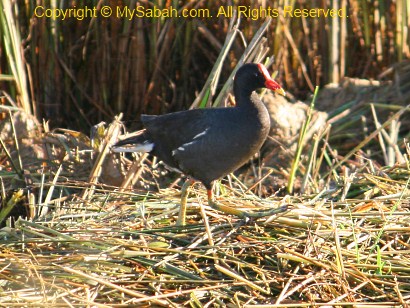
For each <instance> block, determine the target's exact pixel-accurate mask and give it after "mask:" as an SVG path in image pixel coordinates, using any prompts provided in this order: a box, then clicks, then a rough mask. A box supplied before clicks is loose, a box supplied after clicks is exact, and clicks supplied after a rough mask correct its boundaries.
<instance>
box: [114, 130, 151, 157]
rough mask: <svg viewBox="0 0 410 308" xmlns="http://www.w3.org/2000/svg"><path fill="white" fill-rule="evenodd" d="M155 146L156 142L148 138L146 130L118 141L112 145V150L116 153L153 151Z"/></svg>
mask: <svg viewBox="0 0 410 308" xmlns="http://www.w3.org/2000/svg"><path fill="white" fill-rule="evenodd" d="M153 148H154V143H153V142H152V141H151V140H150V139H149V138H148V136H147V133H146V131H145V130H141V131H138V132H136V133H134V134H133V136H130V137H128V138H125V139H123V140H121V141H118V142H117V143H116V144H114V145H113V146H112V150H113V151H114V152H116V153H120V152H125V153H133V152H142V153H147V152H151V151H152V149H153Z"/></svg>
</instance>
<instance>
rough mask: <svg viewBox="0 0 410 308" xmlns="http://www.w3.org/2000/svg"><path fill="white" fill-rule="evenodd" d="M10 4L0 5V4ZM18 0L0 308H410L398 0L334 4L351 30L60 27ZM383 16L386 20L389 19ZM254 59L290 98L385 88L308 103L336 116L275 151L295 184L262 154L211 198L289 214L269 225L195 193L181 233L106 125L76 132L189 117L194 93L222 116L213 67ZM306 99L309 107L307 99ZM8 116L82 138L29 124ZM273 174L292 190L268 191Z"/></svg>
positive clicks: (10, 69)
mask: <svg viewBox="0 0 410 308" xmlns="http://www.w3.org/2000/svg"><path fill="white" fill-rule="evenodd" d="M346 2H347V3H346ZM7 3H8V2H7V1H3V0H0V4H1V5H2V6H1V8H3V7H4V5H5V4H7ZM33 3H34V2H30V1H29V2H24V4H23V2H21V3H19V4H20V6H19V9H20V12H22V15H21V16H20V18H19V19H18V20H17V19H16V20H14V21H13V22H11V20H13V14H12V13H11V12H10V10H9V9H6V10H5V11H3V10H1V12H0V13H1V14H3V15H2V17H4V18H2V22H3V23H2V24H1V26H2V30H4V31H6V30H7V31H9V34H10V35H8V36H7V37H6V36H4V37H2V38H1V44H2V45H1V48H4V49H7V48H8V49H7V50H6V52H7V55H8V58H7V59H15V61H14V60H13V61H11V62H12V63H9V62H7V61H6V60H3V59H4V58H2V60H1V61H2V62H1V63H0V64H1V72H0V73H1V75H0V79H1V81H2V84H1V86H2V89H5V91H4V92H3V96H2V97H1V100H2V103H3V104H4V105H6V106H3V107H2V111H3V115H4V121H3V123H2V125H1V133H2V135H1V141H2V142H1V148H2V150H1V151H2V152H1V166H2V169H1V170H0V179H1V183H0V188H1V189H0V194H1V202H2V203H1V208H0V223H1V224H2V227H3V228H2V229H0V306H5V307H21V306H30V307H50V306H52V307H60V306H61V307H67V306H70V307H128V306H142V307H144V306H154V307H157V306H166V307H168V306H171V307H180V306H191V307H214V306H216V307H218V306H219V307H304V306H306V307H307V306H327V307H329V306H339V307H342V306H355V307H380V306H383V307H408V304H407V303H408V302H409V301H410V283H409V281H410V279H409V278H410V260H409V257H408V256H409V255H410V228H409V225H410V214H409V213H410V211H409V198H410V193H409V190H408V186H409V182H410V180H409V178H410V177H409V173H410V171H409V170H410V168H409V166H410V164H409V155H410V146H409V144H408V141H407V140H408V137H409V125H410V124H409V123H408V121H407V120H406V117H405V116H403V115H407V114H408V107H407V106H406V105H407V103H408V98H409V90H408V89H410V87H409V84H410V78H409V76H410V74H409V73H408V72H410V66H409V64H408V63H405V62H399V64H397V65H396V66H395V67H394V66H393V67H392V68H391V69H389V70H387V71H385V70H384V69H385V68H386V67H390V66H391V65H392V64H393V63H396V62H398V61H401V60H402V58H405V57H406V56H408V55H409V48H408V46H409V42H408V37H407V33H408V32H407V30H406V29H407V28H408V21H407V20H408V18H409V16H410V15H408V14H407V15H406V14H403V12H405V11H406V10H407V11H408V8H407V6H408V5H407V2H406V1H404V0H403V1H396V2H394V3H393V2H392V3H390V6H389V7H387V6H386V7H385V6H377V5H375V3H370V2H367V1H342V5H343V4H344V3H346V4H347V5H348V7H349V12H350V13H351V18H350V19H349V21H350V23H348V24H346V21H343V20H341V21H340V24H339V23H330V21H329V20H320V19H312V20H310V19H272V20H271V21H270V23H269V21H267V22H264V23H263V22H254V21H251V20H245V19H242V24H241V28H240V30H241V32H238V31H237V28H236V26H237V25H238V20H237V19H235V18H234V19H232V20H230V19H220V20H218V21H217V22H215V21H207V20H187V21H185V23H177V22H175V20H171V19H169V20H164V21H162V22H154V23H153V22H152V21H151V20H138V21H137V22H135V23H131V22H124V23H122V24H119V22H118V21H117V20H114V19H106V20H102V19H98V20H93V21H92V20H90V21H87V22H84V23H76V24H75V26H76V27H74V28H73V27H72V24H71V26H70V24H63V23H61V24H59V23H58V21H52V20H34V19H31V18H30V16H31V15H30V14H29V13H28V12H30V11H31V10H32V6H33V5H34V4H33ZM101 3H102V2H101V1H93V2H92V3H88V5H90V6H91V4H93V5H96V6H97V5H100V4H101ZM167 3H168V2H167ZM205 3H206V2H201V1H198V2H195V1H193V2H191V4H190V5H196V6H198V7H202V6H203V5H206V4H205ZM333 3H336V2H333ZM380 3H381V2H380ZM81 4H84V3H78V6H81ZM144 4H147V5H148V2H144ZM219 4H221V2H218V1H216V3H215V5H219ZM268 4H271V5H273V6H275V5H277V4H276V2H275V4H272V3H268ZM287 4H289V3H288V1H280V2H279V4H278V5H281V6H282V5H287ZM295 5H296V6H297V7H299V6H301V7H302V4H301V2H297V3H296V4H295ZM335 5H336V4H335ZM389 10H392V11H394V12H395V14H396V15H395V17H396V18H392V19H386V16H389V15H388V13H389V12H390V11H389ZM4 14H9V15H7V16H6V15H4ZM25 14H27V16H26V15H25ZM403 16H404V17H403ZM5 21H8V23H5ZM51 24H52V25H53V26H56V27H54V28H53V27H51ZM5 29H6V30H5ZM19 29H20V30H19ZM41 29H43V31H40V30H41ZM47 29H54V30H53V31H54V32H53V31H49V30H47ZM73 29H74V31H73ZM216 29H218V30H219V31H216ZM266 29H268V30H269V31H267V32H266V33H267V40H266V39H265V38H263V37H262V33H263V32H264V31H265V30H266ZM320 29H322V30H320ZM193 30H195V31H193ZM196 30H197V31H196ZM338 30H340V31H338ZM395 30H397V31H395ZM404 30H406V31H404ZM20 32H21V33H20ZM238 34H239V35H238ZM235 36H236V40H234V38H235ZM238 37H240V38H241V40H238V39H237V38H238ZM254 37H255V39H254V40H252V38H254ZM24 38H26V40H25V39H24ZM147 38H148V39H147ZM242 39H245V41H249V44H248V45H247V46H246V47H245V46H244V45H243V42H242ZM20 40H22V42H19V41H20ZM329 42H332V44H329ZM21 43H23V46H24V47H25V48H19V47H20V44H21ZM6 44H9V45H7V46H5V45H6ZM108 46H111V47H112V48H108ZM211 47H212V48H211ZM339 47H340V54H338V48H339ZM269 48H271V51H273V53H274V54H275V55H276V67H277V68H279V70H280V73H279V79H281V80H282V81H284V82H285V84H287V85H289V86H288V87H287V89H288V90H291V92H292V89H294V90H296V89H299V88H302V89H305V90H304V91H305V92H304V93H306V89H307V88H309V87H310V88H311V90H313V88H312V86H313V85H316V84H320V83H325V82H327V81H336V82H337V81H338V79H339V78H340V77H343V76H344V75H345V74H348V75H355V76H366V77H372V76H373V77H375V76H377V75H378V74H380V73H382V72H383V73H382V75H380V78H381V79H388V80H394V79H395V80H394V82H386V83H384V84H382V86H381V87H378V88H375V89H373V88H369V87H367V88H366V87H364V88H358V91H357V92H354V94H352V95H351V92H348V91H345V92H344V91H341V92H340V93H339V92H336V94H335V95H334V96H331V97H329V98H328V99H326V98H325V99H322V101H323V100H324V101H325V102H328V103H330V104H331V108H327V110H333V112H332V113H331V114H330V115H329V121H328V122H327V125H326V127H324V128H323V130H322V131H319V132H318V133H317V134H316V135H314V136H313V139H312V140H311V142H308V141H306V140H305V142H302V140H301V142H300V143H299V147H298V148H297V149H296V153H297V155H296V156H295V154H294V153H289V151H288V152H286V153H285V155H284V156H287V157H290V158H291V159H292V161H293V166H294V167H293V169H294V172H293V171H292V172H290V170H288V169H285V168H282V169H281V166H276V165H269V166H267V165H265V164H264V161H263V160H260V161H259V163H255V162H254V163H253V164H252V165H251V168H249V169H247V170H246V172H244V173H242V174H240V175H238V177H235V176H231V177H230V178H229V179H228V181H226V182H223V184H219V183H218V184H217V187H216V188H217V189H216V190H217V192H218V195H219V199H218V201H219V202H221V203H223V204H226V205H230V206H235V207H238V208H244V209H249V210H257V209H266V208H269V207H279V206H284V205H287V207H288V210H287V211H286V212H284V213H282V214H280V215H278V216H273V217H269V218H264V219H259V220H257V221H242V220H239V219H237V218H235V217H230V216H227V215H222V214H221V213H218V212H216V211H215V210H213V209H211V208H209V207H208V206H207V205H206V196H205V195H204V190H203V188H202V187H201V186H200V185H199V184H198V185H196V186H195V187H194V189H193V190H192V191H191V195H190V198H189V205H190V206H189V208H188V221H187V222H188V226H187V227H183V228H182V227H176V226H175V221H176V216H177V212H178V204H179V197H180V195H179V189H177V188H175V187H176V186H177V184H178V183H179V181H178V179H171V177H170V176H169V175H168V174H164V172H165V171H164V170H163V169H162V168H161V166H160V165H158V163H157V162H156V161H155V159H154V160H152V159H151V158H147V157H145V156H144V157H137V158H139V160H137V161H138V163H134V164H133V165H132V163H131V162H130V161H128V160H127V159H126V158H125V157H118V156H113V155H112V154H111V153H110V151H109V148H110V144H111V143H112V142H113V141H114V140H115V139H116V138H117V135H118V134H119V132H120V125H121V124H120V122H119V120H120V118H121V117H118V118H117V119H115V120H114V121H113V122H112V123H111V124H110V125H109V126H108V128H105V126H104V125H99V126H95V127H94V128H95V129H94V131H93V135H94V137H95V138H94V140H90V139H89V138H88V137H87V136H85V135H84V134H82V133H80V132H78V131H79V130H81V129H84V126H92V125H93V124H94V123H97V122H98V121H99V120H101V119H111V118H112V116H113V114H115V113H117V112H119V111H122V112H124V113H125V114H126V115H131V114H132V115H133V117H134V116H135V115H136V114H138V113H140V112H142V111H149V112H150V113H161V112H163V111H165V110H168V111H169V110H176V109H180V108H182V106H185V107H188V106H190V104H191V103H192V102H193V101H194V100H193V98H192V97H193V94H194V92H196V91H197V90H198V91H197V92H199V93H200V95H199V96H198V99H197V100H196V101H195V102H194V105H195V106H206V105H210V104H211V101H212V98H216V104H218V105H221V104H223V101H224V98H225V97H226V95H227V91H228V89H229V82H230V81H229V80H228V82H227V83H226V84H225V86H224V87H223V89H222V91H216V88H217V86H218V85H219V80H220V78H221V80H222V79H223V77H224V76H223V75H221V67H222V63H223V62H224V59H229V60H230V61H229V62H230V63H234V64H237V63H240V62H241V61H242V60H244V61H245V60H250V59H254V60H255V59H257V60H261V59H264V58H265V57H266V55H268V54H269ZM210 49H211V50H212V51H210ZM67 50H69V51H70V52H67ZM23 51H24V55H25V57H23V56H22V55H23ZM393 53H394V57H393V56H392V54H393ZM244 54H246V55H249V57H248V58H247V59H246V58H245V57H243V55H244ZM197 57H202V58H201V60H202V61H196V60H195V59H197ZM23 58H24V59H25V60H26V62H24V61H23V62H22V61H21V60H22V59H23ZM337 58H338V59H339V61H337V62H335V61H334V59H337ZM182 59H184V61H182ZM271 60H272V59H270V61H271ZM13 64H15V65H13ZM25 65H27V66H26V68H27V71H25ZM203 66H205V67H206V68H204V67H203ZM212 66H214V69H212V70H211V74H208V71H210V68H211V67H212ZM225 66H226V64H225ZM230 66H231V67H230V68H229V70H228V71H229V72H233V68H234V65H233V64H232V65H230ZM113 67H114V68H115V70H114V69H113ZM347 69H348V70H350V71H346V70H347ZM192 76H195V78H193V77H192ZM206 76H209V78H208V80H207V81H206V82H205V87H203V85H204V80H205V79H206ZM403 76H404V77H406V78H402V77H403ZM112 80H116V81H118V82H115V83H113V82H112ZM26 83H29V86H27V84H26ZM3 85H5V86H3ZM292 87H293V88H292ZM85 89H87V91H86V90H85ZM199 89H203V90H202V91H199ZM343 90H345V89H343ZM9 93H12V94H9ZM346 93H347V94H346ZM135 97H137V98H141V99H140V100H138V102H135V101H134V98H135ZM30 99H31V100H30ZM165 102H167V104H166V103H165ZM339 102H343V104H340V105H336V106H335V103H339ZM50 104H51V105H50ZM317 105H320V106H322V107H323V106H324V105H321V97H320V94H319V97H318V102H317ZM16 106H17V107H20V108H16ZM21 109H24V110H26V111H27V112H28V113H29V114H30V113H33V114H35V115H37V116H38V117H41V116H44V117H45V118H53V120H55V121H56V122H57V123H58V122H66V123H71V124H73V125H78V127H80V128H81V129H80V128H79V129H77V130H78V131H74V130H67V129H56V130H51V129H50V128H49V126H48V123H47V122H44V123H43V124H42V125H40V124H38V123H35V125H34V126H31V125H28V123H29V121H28V118H29V116H28V115H27V114H26V115H24V114H23V113H21V111H20V110H21ZM323 109H325V108H323ZM64 116H66V118H64V119H63V117H64ZM32 122H35V121H34V120H32ZM308 126H309V121H307V122H306V124H305V125H303V126H302V127H304V129H307V127H308ZM294 139H295V140H297V139H298V138H294ZM346 140H347V141H346ZM303 143H305V144H306V146H305V147H303V148H302V144H303ZM277 149H280V147H278V146H276V148H275V151H276V150H277ZM274 154H275V155H276V154H277V153H276V152H271V154H270V155H271V156H275V155H274ZM384 166H385V167H384ZM124 168H126V169H127V170H130V171H129V173H128V175H127V176H126V177H125V178H124V176H123V175H122V172H121V171H122V169H124ZM275 168H276V169H275ZM292 177H293V179H292ZM279 180H280V181H282V182H286V183H291V185H289V186H291V187H288V188H290V189H293V190H294V191H296V192H298V193H295V194H293V195H288V194H285V193H284V189H282V190H280V191H276V190H275V189H274V188H272V187H273V186H275V185H276V184H275V182H278V181H279ZM132 182H133V183H132ZM102 183H105V184H102ZM130 183H131V184H132V185H130ZM272 183H273V184H272ZM130 186H133V189H130V188H129V187H130ZM279 186H280V185H279ZM158 188H161V189H158ZM273 190H275V191H274V193H272V191H273ZM262 195H263V196H262ZM10 216H11V217H18V216H21V217H22V218H20V219H18V220H17V221H14V219H13V218H11V217H10ZM24 217H27V218H24Z"/></svg>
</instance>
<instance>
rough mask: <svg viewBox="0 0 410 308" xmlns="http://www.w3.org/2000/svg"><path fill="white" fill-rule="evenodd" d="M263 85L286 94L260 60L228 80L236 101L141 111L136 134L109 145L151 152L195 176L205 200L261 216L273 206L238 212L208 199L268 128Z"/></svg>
mask: <svg viewBox="0 0 410 308" xmlns="http://www.w3.org/2000/svg"><path fill="white" fill-rule="evenodd" d="M259 88H268V89H270V90H273V91H276V92H278V93H280V94H282V95H285V91H284V90H283V89H282V87H281V86H280V85H279V84H278V83H277V82H276V81H274V80H273V79H272V78H271V77H270V75H269V73H268V70H267V69H266V67H265V66H264V65H263V64H260V63H259V64H255V63H248V64H244V65H243V66H242V67H240V68H239V70H238V71H237V73H236V75H235V79H234V83H233V93H234V96H235V101H236V105H235V107H232V108H207V109H194V110H186V111H180V112H174V113H169V114H165V115H159V116H155V115H142V116H141V121H142V123H143V125H144V127H145V129H144V130H142V131H141V133H140V134H139V135H137V136H134V137H130V138H127V139H124V140H122V141H120V142H118V143H117V144H115V145H114V146H113V150H114V151H115V152H150V153H152V154H153V155H155V156H157V157H158V158H159V159H161V160H162V161H163V162H164V163H165V164H166V165H167V166H169V167H170V168H171V169H173V170H176V171H179V172H182V173H184V174H186V175H188V176H189V177H191V178H192V179H194V180H198V181H200V182H201V183H202V184H204V186H205V187H206V189H207V192H208V204H209V205H210V206H211V207H212V208H215V209H217V210H220V211H223V212H225V213H229V214H233V215H236V216H239V217H263V216H268V215H272V214H274V213H276V212H277V209H273V210H272V209H271V210H268V211H261V212H252V213H248V212H243V211H240V210H238V209H234V208H231V207H227V206H224V205H220V204H217V203H216V202H215V201H214V200H213V194H212V186H213V185H212V184H213V181H215V180H217V179H220V178H222V177H224V176H226V175H227V174H229V173H231V172H233V171H235V170H236V169H238V168H239V167H241V166H242V165H243V164H245V163H246V162H247V161H249V159H250V158H251V157H252V156H253V155H254V154H255V153H256V152H257V151H258V150H259V149H260V148H261V146H262V144H263V143H264V141H265V139H266V137H267V136H268V133H269V130H270V117H269V113H268V110H267V109H266V107H265V105H264V104H263V103H262V101H261V99H260V98H259V95H258V94H257V93H255V92H254V91H255V90H256V89H259ZM192 184H193V181H192V180H190V179H189V180H187V181H186V182H185V184H184V186H183V188H182V191H181V209H180V212H179V215H178V220H177V225H184V224H185V215H186V214H185V212H186V203H187V190H188V188H189V186H191V185H192Z"/></svg>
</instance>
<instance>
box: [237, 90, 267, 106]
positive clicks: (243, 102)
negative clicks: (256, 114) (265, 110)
mask: <svg viewBox="0 0 410 308" xmlns="http://www.w3.org/2000/svg"><path fill="white" fill-rule="evenodd" d="M234 95H235V101H236V106H237V107H246V106H248V107H251V106H253V105H255V104H259V103H262V101H261V100H260V98H259V95H258V94H257V93H256V92H254V91H253V90H250V89H247V88H239V87H235V88H234Z"/></svg>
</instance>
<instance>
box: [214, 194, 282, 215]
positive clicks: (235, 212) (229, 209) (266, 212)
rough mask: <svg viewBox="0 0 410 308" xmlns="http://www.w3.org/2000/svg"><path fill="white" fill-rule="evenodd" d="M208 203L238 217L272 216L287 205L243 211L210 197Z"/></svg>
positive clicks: (280, 211)
mask: <svg viewBox="0 0 410 308" xmlns="http://www.w3.org/2000/svg"><path fill="white" fill-rule="evenodd" d="M208 205H209V206H210V207H211V208H213V209H215V210H218V211H221V212H224V213H226V214H230V215H235V216H237V217H239V218H261V217H266V216H272V215H276V214H279V213H283V212H285V211H286V210H287V209H288V207H287V205H284V206H281V207H278V208H274V209H269V210H260V211H255V212H245V211H241V210H238V209H235V208H232V207H230V206H226V205H222V204H219V203H217V202H215V201H214V200H212V199H208Z"/></svg>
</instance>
